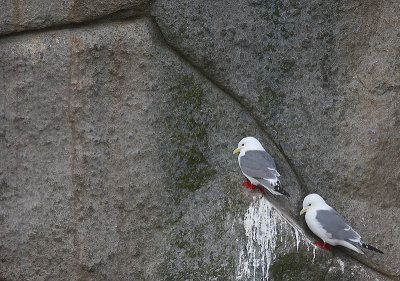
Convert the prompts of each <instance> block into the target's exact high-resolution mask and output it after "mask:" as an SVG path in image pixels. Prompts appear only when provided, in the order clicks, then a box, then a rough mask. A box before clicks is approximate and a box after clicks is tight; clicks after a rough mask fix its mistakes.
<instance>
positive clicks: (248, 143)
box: [233, 137, 265, 154]
mask: <svg viewBox="0 0 400 281" xmlns="http://www.w3.org/2000/svg"><path fill="white" fill-rule="evenodd" d="M247 150H265V149H264V147H263V146H262V145H261V143H260V142H259V141H258V139H256V138H254V137H246V138H244V139H242V140H241V141H240V142H239V144H238V148H236V149H235V150H234V151H233V154H235V153H238V152H240V154H244V153H245V152H246V151H247Z"/></svg>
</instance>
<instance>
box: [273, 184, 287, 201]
mask: <svg viewBox="0 0 400 281" xmlns="http://www.w3.org/2000/svg"><path fill="white" fill-rule="evenodd" d="M274 190H275V191H276V192H279V193H280V194H282V195H285V196H286V197H290V194H289V193H287V192H286V191H285V190H284V189H283V188H282V187H281V185H280V183H279V182H278V184H277V185H275V186H274Z"/></svg>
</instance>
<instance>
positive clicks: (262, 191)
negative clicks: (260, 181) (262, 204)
mask: <svg viewBox="0 0 400 281" xmlns="http://www.w3.org/2000/svg"><path fill="white" fill-rule="evenodd" d="M257 188H258V190H259V191H261V193H262V194H265V191H264V188H263V187H259V186H257Z"/></svg>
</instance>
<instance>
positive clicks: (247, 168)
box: [233, 137, 290, 197]
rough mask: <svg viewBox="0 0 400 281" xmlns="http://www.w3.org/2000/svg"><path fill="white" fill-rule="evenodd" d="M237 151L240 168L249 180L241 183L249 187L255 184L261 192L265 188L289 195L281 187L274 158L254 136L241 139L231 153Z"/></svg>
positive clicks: (253, 186)
mask: <svg viewBox="0 0 400 281" xmlns="http://www.w3.org/2000/svg"><path fill="white" fill-rule="evenodd" d="M238 152H240V153H239V156H238V161H239V166H240V169H241V170H242V173H243V174H244V176H245V177H246V178H247V179H248V180H249V181H250V182H249V181H247V182H245V183H243V185H244V186H246V187H248V188H251V189H254V188H255V187H256V186H257V187H258V189H260V191H261V192H262V193H264V188H266V189H267V190H268V191H269V192H271V193H272V194H274V195H285V196H288V197H290V195H289V193H287V192H286V191H285V190H283V189H282V187H281V184H280V181H279V177H280V174H279V173H278V171H277V170H276V166H275V161H274V159H273V158H272V156H271V155H269V153H268V152H266V151H265V149H264V148H263V146H262V145H261V143H260V142H259V141H258V140H257V139H256V138H253V137H246V138H244V139H242V140H241V141H240V142H239V144H238V148H236V149H235V150H234V151H233V154H235V153H238ZM260 186H261V187H260Z"/></svg>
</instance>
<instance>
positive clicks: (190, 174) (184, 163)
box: [168, 75, 213, 191]
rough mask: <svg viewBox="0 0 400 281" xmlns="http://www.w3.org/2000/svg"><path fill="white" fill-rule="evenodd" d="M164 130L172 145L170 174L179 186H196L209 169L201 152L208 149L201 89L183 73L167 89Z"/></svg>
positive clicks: (192, 78) (191, 188)
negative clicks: (168, 89)
mask: <svg viewBox="0 0 400 281" xmlns="http://www.w3.org/2000/svg"><path fill="white" fill-rule="evenodd" d="M169 92H170V94H171V96H170V103H171V106H172V110H171V112H170V122H168V129H169V133H170V139H171V142H172V143H173V145H172V146H171V147H173V152H172V159H173V163H172V165H171V167H170V168H171V169H170V171H171V174H172V175H173V178H174V181H175V184H176V186H177V187H179V188H183V189H187V190H190V191H194V190H197V189H198V188H200V186H201V184H202V182H204V180H205V178H207V177H208V176H210V175H211V174H212V173H213V171H212V168H211V166H210V164H209V163H208V161H207V158H206V156H205V154H204V152H205V151H207V148H208V141H207V127H208V118H207V114H206V113H205V112H204V111H203V108H204V90H203V88H202V87H201V85H200V84H199V83H198V82H196V81H195V79H194V77H193V76H192V75H186V76H183V77H182V78H181V79H179V80H178V81H177V83H176V85H175V86H174V87H172V88H171V89H170V91H169Z"/></svg>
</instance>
